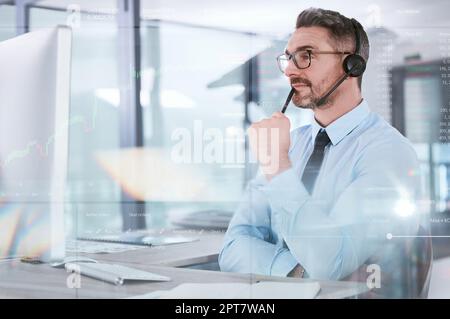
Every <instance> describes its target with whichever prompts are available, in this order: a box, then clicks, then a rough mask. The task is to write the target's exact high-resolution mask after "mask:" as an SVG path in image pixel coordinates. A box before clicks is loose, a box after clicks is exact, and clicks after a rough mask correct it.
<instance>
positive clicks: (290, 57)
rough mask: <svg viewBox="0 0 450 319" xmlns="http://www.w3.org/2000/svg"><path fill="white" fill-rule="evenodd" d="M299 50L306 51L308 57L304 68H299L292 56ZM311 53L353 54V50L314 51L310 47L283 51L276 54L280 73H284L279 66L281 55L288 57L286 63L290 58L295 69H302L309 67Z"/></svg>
mask: <svg viewBox="0 0 450 319" xmlns="http://www.w3.org/2000/svg"><path fill="white" fill-rule="evenodd" d="M301 51H306V52H308V59H309V63H308V66H306V67H304V68H301V67H299V66H298V64H297V61H296V60H295V58H294V55H295V54H296V53H297V52H301ZM312 53H314V54H353V52H347V51H343V52H341V51H315V50H311V49H299V50H295V51H294V52H292V53H283V54H280V55H279V56H277V65H278V68H279V69H280V71H281V73H284V71H283V70H282V69H281V67H280V61H279V60H280V58H281V57H282V56H287V57H288V60H287V61H288V63H289V61H290V60H292V61H293V62H294V65H295V67H296V68H297V69H299V70H304V69H307V68H309V67H310V66H311V54H312Z"/></svg>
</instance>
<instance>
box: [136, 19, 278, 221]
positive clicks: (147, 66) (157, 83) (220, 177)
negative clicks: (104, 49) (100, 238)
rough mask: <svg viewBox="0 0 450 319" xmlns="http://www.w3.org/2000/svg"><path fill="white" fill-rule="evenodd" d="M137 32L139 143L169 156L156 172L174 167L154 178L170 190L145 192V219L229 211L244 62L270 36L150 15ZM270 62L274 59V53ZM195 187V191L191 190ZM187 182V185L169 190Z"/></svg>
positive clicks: (239, 139)
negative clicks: (164, 196)
mask: <svg viewBox="0 0 450 319" xmlns="http://www.w3.org/2000/svg"><path fill="white" fill-rule="evenodd" d="M141 36H142V45H143V48H142V72H141V85H142V94H141V103H142V106H143V110H144V112H143V116H144V139H145V146H146V147H147V149H150V150H153V151H155V152H157V153H165V155H164V156H167V157H168V160H167V161H165V162H164V164H162V167H154V170H155V172H156V171H158V170H160V169H169V170H170V169H171V168H172V167H173V168H174V169H178V173H179V175H176V174H175V175H173V176H172V178H169V179H165V180H163V181H158V182H160V183H163V184H164V185H166V186H167V189H168V190H170V189H171V195H173V196H169V197H170V198H168V199H167V200H164V199H161V196H159V195H158V194H149V196H148V197H147V198H146V199H147V200H148V204H147V217H148V218H147V222H148V225H149V227H163V226H170V225H171V222H174V221H175V222H176V220H178V219H179V218H181V217H182V216H184V215H185V214H187V213H191V212H194V211H199V210H200V211H202V210H208V209H209V210H221V211H222V210H224V211H229V212H232V211H233V210H234V207H235V202H236V201H237V200H239V198H240V196H241V193H242V189H243V187H244V185H245V182H246V178H245V176H246V171H245V169H246V167H245V148H244V146H245V144H244V132H245V131H244V119H245V101H244V99H245V84H246V82H247V80H248V79H247V77H246V73H245V72H246V70H247V69H246V64H245V63H246V62H247V61H248V60H249V59H250V58H252V57H253V56H255V55H256V54H257V53H258V52H260V51H261V50H263V49H264V48H265V47H267V46H269V45H270V43H271V42H270V41H269V40H268V39H266V38H263V37H255V36H250V35H247V34H245V33H238V32H227V31H221V30H214V29H209V28H201V27H194V26H186V25H179V24H173V23H155V22H151V21H145V22H143V27H142V33H141ZM272 63H273V65H274V67H276V60H275V59H274V60H273V61H272ZM247 72H248V71H247ZM185 142H186V143H187V144H185V145H184V146H186V147H183V143H185ZM214 147H217V148H215V152H213V151H211V148H214ZM191 174H192V175H191ZM187 176H195V177H194V178H193V179H192V180H188V179H187V178H185V177H187ZM202 182H205V183H206V185H207V187H202V185H200V184H201V183H202ZM196 187H198V188H199V189H202V191H199V192H198V193H196V194H194V192H195V191H194V190H193V188H196ZM189 188H192V189H191V190H192V191H193V193H191V194H186V193H185V192H183V191H180V192H176V189H179V190H180V189H181V190H185V189H189ZM207 193H208V194H209V195H207ZM191 195H192V196H191ZM194 195H195V196H194ZM193 197H196V198H193ZM205 214H206V215H202V216H203V218H206V219H205V220H204V221H203V225H204V226H205V227H207V226H208V220H207V219H208V217H207V216H212V215H213V214H214V213H212V212H211V214H210V215H208V213H205Z"/></svg>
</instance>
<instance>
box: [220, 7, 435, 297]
mask: <svg viewBox="0 0 450 319" xmlns="http://www.w3.org/2000/svg"><path fill="white" fill-rule="evenodd" d="M355 55H357V56H356V57H355ZM349 56H351V58H348V57H349ZM368 58H369V41H368V37H367V34H366V32H365V31H364V29H363V27H362V26H361V24H359V23H358V22H357V21H356V20H354V19H349V18H346V17H344V16H343V15H341V14H340V13H338V12H334V11H329V10H323V9H315V8H311V9H308V10H305V11H303V12H302V13H300V15H299V16H298V18H297V23H296V29H295V32H294V33H293V34H292V36H291V37H290V39H289V41H288V43H287V46H286V50H285V53H284V54H282V55H281V56H279V57H278V64H279V67H280V69H281V71H282V72H283V73H284V74H285V75H286V76H287V77H288V78H289V81H290V84H291V86H292V87H293V88H294V89H295V92H294V96H293V100H292V101H293V103H294V105H295V106H297V107H299V108H309V109H312V110H313V112H314V120H313V123H312V124H311V125H307V126H303V127H300V128H297V129H295V130H294V131H292V132H290V122H289V119H288V118H287V117H286V116H285V115H284V114H283V113H281V112H277V113H275V114H273V115H272V117H271V118H269V119H265V120H262V121H260V122H257V123H254V124H253V125H252V126H251V128H250V129H249V140H250V148H251V150H252V151H253V153H254V154H255V156H256V157H257V158H258V160H259V162H260V171H261V174H259V176H257V177H256V178H255V179H254V180H253V181H251V182H250V183H249V185H248V187H247V190H246V193H245V195H244V198H243V200H242V202H241V204H240V206H239V208H238V210H237V211H236V213H235V215H234V217H233V219H232V221H231V223H230V226H229V229H228V231H227V233H226V236H225V240H224V245H223V249H222V251H221V254H220V256H219V263H220V267H221V269H222V270H223V271H233V272H243V273H257V274H265V275H274V276H294V277H309V278H314V279H323V280H360V281H367V282H368V281H369V279H370V278H375V279H374V280H373V281H371V282H370V284H371V288H373V292H374V293H375V294H378V295H379V296H384V297H423V296H426V294H427V291H428V282H429V272H430V264H431V256H432V252H431V246H430V241H429V240H427V238H426V237H424V236H422V237H417V238H415V236H416V235H417V234H426V230H427V229H428V228H427V226H426V218H427V217H426V214H425V213H424V212H426V207H425V206H426V205H422V204H421V203H422V202H423V201H421V195H420V191H421V186H420V176H419V165H418V160H417V157H416V154H415V151H414V149H413V148H412V146H411V144H410V143H409V141H408V140H407V139H406V138H405V137H403V136H402V135H401V134H400V133H399V132H398V131H397V130H396V129H394V128H393V127H392V126H390V125H389V124H388V123H387V122H386V121H384V120H383V119H382V118H381V117H380V116H378V115H377V114H375V113H373V112H371V111H370V110H369V107H368V105H367V102H366V101H364V99H363V98H362V95H361V83H362V73H363V72H364V68H365V63H366V62H367V61H368ZM397 236H399V237H397ZM376 271H378V272H379V274H376V275H377V276H372V277H369V276H370V275H373V274H374V272H376ZM370 280H372V279H370ZM377 280H379V281H380V282H376V281H377ZM368 283H369V282H368Z"/></svg>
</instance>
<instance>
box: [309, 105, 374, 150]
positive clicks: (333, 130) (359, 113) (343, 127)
mask: <svg viewBox="0 0 450 319" xmlns="http://www.w3.org/2000/svg"><path fill="white" fill-rule="evenodd" d="M369 113H370V110H369V105H368V104H367V102H366V101H365V100H362V102H361V103H360V104H359V105H358V106H357V107H355V108H354V109H352V110H351V111H350V112H347V113H345V114H344V115H342V116H341V117H340V118H338V119H337V120H335V121H334V122H332V123H331V124H330V125H328V126H327V127H322V126H321V125H320V124H319V123H317V121H316V119H315V118H314V120H313V122H312V130H311V133H312V140H313V141H314V140H315V139H316V136H317V134H318V133H319V131H320V130H321V129H325V131H326V132H327V134H328V137H329V138H330V140H331V143H333V145H336V144H338V143H339V142H340V141H341V140H342V139H343V138H344V137H346V136H347V135H348V134H349V133H350V132H351V131H353V129H354V128H356V127H357V126H358V125H359V124H360V123H361V122H362V121H363V120H364V119H365V117H366V116H367V115H369Z"/></svg>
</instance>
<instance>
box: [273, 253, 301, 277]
mask: <svg viewBox="0 0 450 319" xmlns="http://www.w3.org/2000/svg"><path fill="white" fill-rule="evenodd" d="M297 264H298V262H297V260H296V259H295V258H294V256H292V254H291V252H290V251H289V250H288V249H286V248H282V249H280V250H279V251H278V254H277V255H275V257H274V259H273V261H272V265H271V267H270V275H271V276H279V277H287V275H288V274H289V273H290V272H291V270H292V269H294V267H295V266H297Z"/></svg>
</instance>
